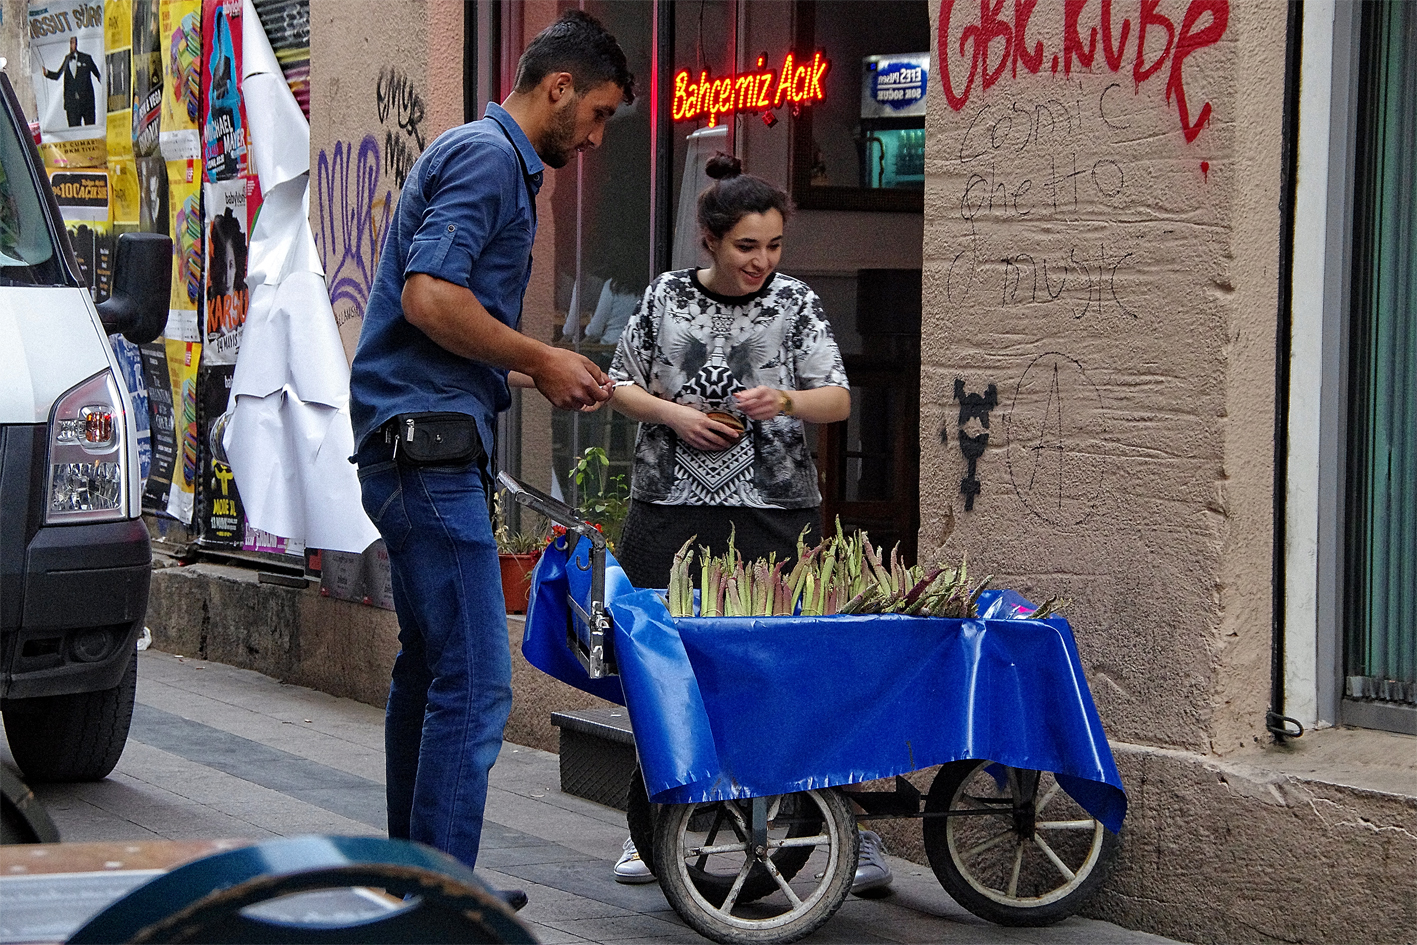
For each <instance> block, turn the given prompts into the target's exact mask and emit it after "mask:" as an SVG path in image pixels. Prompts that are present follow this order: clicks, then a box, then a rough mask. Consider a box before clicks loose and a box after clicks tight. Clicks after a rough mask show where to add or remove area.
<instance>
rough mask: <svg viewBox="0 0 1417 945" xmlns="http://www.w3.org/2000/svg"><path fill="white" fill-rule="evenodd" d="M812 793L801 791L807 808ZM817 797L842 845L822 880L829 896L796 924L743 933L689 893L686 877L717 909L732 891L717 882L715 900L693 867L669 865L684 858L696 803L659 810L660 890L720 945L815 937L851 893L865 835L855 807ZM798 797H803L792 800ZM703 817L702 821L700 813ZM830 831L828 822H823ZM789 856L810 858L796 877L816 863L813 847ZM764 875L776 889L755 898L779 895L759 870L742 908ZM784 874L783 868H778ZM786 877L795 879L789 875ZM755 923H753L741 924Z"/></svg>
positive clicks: (836, 796)
mask: <svg viewBox="0 0 1417 945" xmlns="http://www.w3.org/2000/svg"><path fill="white" fill-rule="evenodd" d="M807 793H809V792H801V796H802V797H803V798H804V800H806V802H807V803H811V801H810V799H807V798H806V797H805V795H806V794H807ZM810 793H815V794H817V795H818V796H819V797H821V799H822V801H823V803H824V805H825V806H826V807H827V808H828V817H829V818H830V820H831V821H832V822H833V823H834V825H835V827H836V830H837V832H838V834H839V835H840V837H841V843H840V844H839V845H838V849H837V850H836V851H835V853H836V863H835V864H834V867H833V869H832V873H831V875H830V876H825V877H823V879H822V881H821V882H820V883H818V885H817V888H818V889H821V888H822V887H824V886H825V887H826V893H825V894H824V895H823V897H822V898H821V899H820V900H818V901H817V902H816V903H815V904H814V905H813V906H812V907H811V908H810V910H809V911H808V912H807V913H805V914H804V915H802V916H799V917H798V918H797V919H794V920H792V921H791V922H790V923H789V924H787V925H784V926H771V927H765V928H741V927H737V926H731V925H725V924H724V923H723V922H722V921H721V920H720V919H719V917H718V916H716V915H715V914H714V913H712V912H709V911H707V910H705V908H704V905H703V904H702V903H701V902H699V901H697V900H696V899H695V897H694V894H693V893H692V892H690V890H689V886H688V884H687V883H686V882H685V876H686V874H687V875H688V876H690V877H692V882H693V887H694V891H696V892H697V893H698V895H699V896H701V897H702V898H703V899H704V900H707V901H708V902H709V903H710V904H712V905H713V906H715V907H718V906H721V905H722V903H723V900H724V898H725V897H726V896H727V893H728V889H729V887H730V886H731V883H729V884H728V885H727V886H723V887H722V888H721V889H719V884H718V883H717V882H715V883H713V884H712V885H710V886H709V887H708V890H716V891H717V895H715V896H710V895H709V892H708V891H706V889H705V877H704V876H703V874H701V873H699V874H698V875H695V873H696V872H697V871H696V870H694V869H692V868H690V869H687V870H685V871H684V872H682V873H681V872H680V871H678V870H675V869H673V868H672V867H670V866H668V865H667V864H669V863H670V862H671V860H672V858H673V857H675V856H677V855H679V854H680V851H681V850H682V840H681V838H682V836H683V832H684V829H685V828H686V826H687V824H688V823H689V822H690V820H691V819H692V817H693V816H695V814H696V813H697V812H696V811H695V810H694V809H695V808H697V807H700V806H712V805H696V804H666V805H664V806H663V807H662V809H661V810H660V814H659V817H658V819H657V820H656V822H655V831H654V840H655V858H656V860H657V861H658V862H659V863H660V864H664V865H665V866H664V867H663V868H661V870H660V872H659V873H658V874H657V875H658V876H659V886H660V889H661V890H662V891H663V892H664V897H665V898H666V899H668V900H669V904H670V905H671V906H672V907H673V908H674V911H675V912H676V913H678V915H679V917H680V918H681V919H683V920H684V922H685V923H687V924H688V925H689V926H690V927H691V928H692V929H694V931H696V932H698V933H699V934H700V935H703V936H704V937H706V938H710V939H713V940H714V941H716V942H724V943H727V945H755V943H787V942H795V941H797V940H798V939H799V938H802V937H803V936H806V935H810V934H811V933H812V932H814V931H816V930H817V929H818V928H820V927H821V926H822V924H823V923H825V922H826V921H827V920H828V919H830V918H831V917H832V916H833V915H835V914H836V911H837V910H838V909H840V908H841V905H842V903H843V902H845V901H846V898H847V896H848V895H850V893H851V884H852V883H853V882H855V880H856V861H857V857H858V855H859V847H858V844H859V843H860V835H859V834H858V833H857V830H856V816H855V815H854V814H853V813H852V812H851V806H850V804H848V803H847V801H846V800H845V798H843V797H842V796H841V794H840V793H839V792H837V791H836V790H835V789H833V788H821V789H818V790H817V791H814V792H810ZM789 796H798V795H789ZM699 816H702V814H701V813H700V814H699ZM823 826H825V822H823ZM793 833H794V834H796V835H799V836H809V835H810V834H808V833H802V832H800V831H798V830H796V829H794V830H793ZM786 852H787V853H793V854H796V853H803V854H805V855H803V856H801V857H800V858H797V857H794V859H796V863H795V868H794V869H793V871H792V873H793V875H796V873H797V872H799V871H800V870H801V868H802V866H803V865H804V864H805V863H806V862H807V861H808V860H810V858H811V852H812V851H811V849H810V848H800V847H797V848H790V849H789V850H788V851H786ZM781 856H783V853H781V852H780V853H779V854H778V855H777V856H775V857H774V858H773V862H774V863H775V864H776V863H780V862H781V860H780V859H779V857H781ZM760 870H761V871H762V874H763V877H764V878H765V879H766V880H767V881H768V882H769V883H771V884H772V889H770V890H767V891H765V892H758V894H757V895H756V896H754V897H753V898H754V899H761V898H763V897H764V896H766V895H768V894H769V893H771V892H775V891H776V890H777V884H776V883H774V882H773V880H772V877H771V876H768V875H767V873H766V871H765V870H763V869H762V867H761V866H755V868H754V870H753V871H751V872H750V873H749V877H748V879H747V880H745V881H744V885H743V890H742V891H741V892H740V894H739V897H738V903H739V904H745V903H748V902H750V901H751V900H750V899H749V897H748V895H747V894H748V892H749V890H748V884H749V883H750V882H753V880H754V879H755V877H756V875H757V873H758V871H760ZM779 870H781V866H779ZM784 876H785V878H787V879H789V880H790V879H791V877H790V876H786V874H784ZM740 921H752V920H740Z"/></svg>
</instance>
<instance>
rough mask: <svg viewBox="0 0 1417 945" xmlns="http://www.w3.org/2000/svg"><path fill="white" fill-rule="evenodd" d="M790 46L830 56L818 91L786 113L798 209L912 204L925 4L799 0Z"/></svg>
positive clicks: (926, 64) (919, 187)
mask: <svg viewBox="0 0 1417 945" xmlns="http://www.w3.org/2000/svg"><path fill="white" fill-rule="evenodd" d="M795 20H796V47H797V49H798V51H799V52H800V53H802V54H803V55H806V54H807V52H808V51H809V50H810V51H813V52H815V51H817V50H822V51H824V53H825V55H827V56H828V57H829V58H830V63H831V66H830V69H829V70H828V72H827V74H826V76H825V77H824V81H823V85H824V91H825V94H824V96H823V99H822V100H821V101H818V102H813V103H812V107H811V108H801V109H799V110H798V114H797V115H796V117H795V119H794V121H795V125H794V130H793V154H792V185H793V186H792V195H793V198H794V199H795V200H796V201H797V204H798V205H799V206H800V207H803V208H804V209H818V210H878V211H902V212H911V213H920V212H922V211H923V209H924V192H925V102H926V99H927V94H926V93H927V92H928V91H929V89H930V87H931V84H932V77H931V75H930V14H929V8H928V5H927V4H926V3H923V2H916V0H879V2H874V3H830V2H800V3H798V4H797V5H796V12H795Z"/></svg>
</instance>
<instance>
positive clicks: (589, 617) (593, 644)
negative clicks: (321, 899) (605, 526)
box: [497, 471, 615, 679]
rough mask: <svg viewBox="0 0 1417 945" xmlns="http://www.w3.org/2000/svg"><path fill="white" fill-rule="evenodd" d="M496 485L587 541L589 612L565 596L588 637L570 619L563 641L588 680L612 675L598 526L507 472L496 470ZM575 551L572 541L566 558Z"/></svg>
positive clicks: (601, 537) (602, 541)
mask: <svg viewBox="0 0 1417 945" xmlns="http://www.w3.org/2000/svg"><path fill="white" fill-rule="evenodd" d="M497 484H498V485H500V486H501V487H502V488H503V489H506V490H507V492H508V494H510V495H511V496H512V498H513V499H515V500H516V501H517V502H519V503H521V504H522V505H524V506H526V507H527V508H529V509H531V510H532V511H533V512H539V513H541V514H542V515H544V516H546V517H547V518H549V519H551V521H553V522H555V523H556V524H558V525H561V526H563V527H564V528H565V529H566V531H567V532H568V533H574V534H576V535H577V536H580V537H583V538H585V539H586V540H588V541H589V542H590V600H589V601H588V602H587V603H588V604H589V608H590V609H589V611H588V612H587V610H586V609H585V608H582V607H581V605H580V603H579V602H578V601H577V600H576V599H575V598H574V597H571V596H570V595H569V594H568V595H566V600H567V602H568V603H570V605H571V608H572V612H573V613H574V614H575V616H576V617H578V618H579V619H580V620H581V622H582V623H583V624H584V625H585V628H586V632H587V636H586V637H585V638H582V637H580V635H579V634H577V633H576V632H575V621H574V619H573V620H572V621H570V626H568V627H567V634H566V636H567V639H566V642H567V643H568V644H570V646H571V650H572V652H574V653H575V654H576V658H577V659H578V660H580V663H581V665H582V666H583V667H584V668H585V671H586V674H587V675H588V676H590V678H591V679H602V678H604V677H606V676H611V675H614V674H615V661H614V657H613V656H612V655H611V652H610V647H609V641H610V640H611V639H612V637H613V631H612V627H611V622H610V615H609V614H608V613H607V612H606V610H605V536H604V535H603V534H601V532H600V529H598V528H596V527H595V526H594V525H592V524H591V523H590V522H588V521H586V520H585V519H584V518H583V517H581V514H580V512H579V511H578V510H577V509H574V508H572V507H571V506H569V505H567V504H566V503H564V502H562V501H561V500H560V499H556V498H552V497H551V496H549V495H547V494H546V493H544V492H542V491H541V490H540V489H537V488H536V487H534V486H529V485H527V484H526V483H524V482H521V481H520V480H518V479H515V478H513V477H512V476H510V475H508V474H507V472H506V471H501V472H498V473H497ZM574 551H575V545H574V544H572V545H571V547H570V548H568V549H567V552H568V554H567V557H569V558H572V560H574V558H573V557H572V553H574ZM577 566H578V567H579V565H577Z"/></svg>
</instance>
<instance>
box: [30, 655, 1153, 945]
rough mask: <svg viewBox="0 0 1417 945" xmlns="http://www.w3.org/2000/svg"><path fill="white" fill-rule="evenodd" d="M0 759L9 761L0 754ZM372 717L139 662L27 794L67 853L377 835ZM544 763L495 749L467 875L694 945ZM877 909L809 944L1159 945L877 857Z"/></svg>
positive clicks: (611, 832)
mask: <svg viewBox="0 0 1417 945" xmlns="http://www.w3.org/2000/svg"><path fill="white" fill-rule="evenodd" d="M4 757H5V760H6V761H8V760H9V758H8V751H7V752H5V755H4ZM383 784H384V751H383V712H382V711H381V710H379V709H375V708H373V707H371V706H367V705H364V704H362V703H358V702H353V701H351V700H348V699H339V698H336V697H334V696H329V695H326V694H324V693H321V692H316V691H314V690H310V689H303V688H300V687H296V686H287V685H283V684H281V683H279V682H277V681H275V680H273V679H270V678H269V677H266V676H262V675H260V674H258V673H254V672H250V671H247V670H239V669H233V668H231V667H229V666H223V665H221V664H218V663H209V662H204V661H201V660H195V659H186V658H184V657H181V656H175V655H173V654H167V653H160V652H156V651H147V652H145V653H142V654H140V662H139V671H138V706H137V709H136V711H135V713H134V717H133V729H132V734H131V736H130V738H129V742H128V747H127V750H126V751H125V753H124V755H123V759H122V760H121V761H120V762H119V765H118V768H117V769H116V770H115V771H114V773H113V774H112V775H111V776H110V777H109V778H108V779H107V780H105V781H101V782H99V783H97V784H78V785H49V786H41V787H39V788H37V789H36V791H35V793H36V795H37V796H38V797H39V798H40V800H41V801H42V802H43V803H44V804H45V806H46V808H47V810H48V811H49V814H50V816H51V818H53V820H54V822H55V824H56V826H57V827H58V828H59V831H60V836H61V838H62V839H63V840H65V841H69V842H79V841H91V840H138V839H150V840H156V839H184V840H185V839H212V838H217V837H231V838H253V839H267V838H272V837H278V836H292V835H298V834H310V833H323V834H347V835H371V834H382V833H383V829H384V787H383ZM559 784H560V777H559V772H558V764H557V756H556V755H554V754H550V753H548V752H544V751H538V750H536V749H532V748H524V747H520V746H517V745H512V744H507V745H505V746H504V747H503V749H502V754H501V757H500V758H499V760H498V763H497V765H496V767H495V768H494V769H493V771H492V783H491V789H490V791H489V796H488V800H487V823H486V827H485V829H484V832H483V839H482V851H481V854H480V858H479V860H478V874H479V875H480V876H481V877H482V878H483V879H485V880H486V881H487V882H488V883H490V884H491V885H493V886H495V887H499V888H519V889H524V890H526V892H527V895H528V896H529V897H530V902H529V904H528V905H527V906H526V908H525V909H523V910H522V912H521V913H520V917H521V918H522V920H523V921H524V922H526V924H527V925H528V926H529V927H530V928H531V930H532V932H533V933H534V934H535V935H536V936H537V938H538V939H539V940H540V941H541V942H543V943H546V945H557V943H580V942H595V943H652V942H653V943H658V942H666V943H678V942H685V943H695V945H698V943H702V942H705V941H707V940H706V939H704V938H701V937H700V936H699V935H698V934H697V933H695V932H694V931H693V930H691V929H689V928H688V927H687V926H685V925H684V923H683V922H682V921H681V920H680V919H679V917H678V916H677V915H676V914H675V913H674V911H673V910H672V909H671V908H670V907H669V904H668V902H666V901H665V898H664V896H663V894H662V893H661V892H660V890H659V887H658V886H657V885H654V884H650V885H645V886H623V885H620V884H618V883H616V882H615V881H614V880H613V879H612V877H611V866H612V865H613V864H614V861H615V859H616V857H617V856H618V855H619V853H620V847H621V844H622V843H623V842H624V840H625V837H626V835H627V831H626V827H625V818H624V814H623V813H622V812H620V811H618V810H614V809H611V808H608V807H602V806H601V805H599V804H596V803H593V802H591V801H587V800H584V799H582V798H579V797H574V796H571V795H567V794H562V793H561V791H560V787H559ZM888 860H889V862H890V865H891V869H892V870H893V871H894V873H895V883H894V885H893V887H892V890H893V892H892V894H891V895H890V896H888V897H886V898H884V899H875V900H865V899H858V898H856V897H851V898H849V899H848V900H847V902H846V904H845V905H844V906H843V907H842V908H841V910H840V911H839V912H838V913H837V914H836V915H835V916H834V917H833V918H832V919H831V920H830V921H829V922H827V923H826V925H825V926H823V927H822V928H821V929H819V930H818V931H817V932H816V933H815V934H813V935H812V936H810V937H808V938H806V939H804V940H803V941H805V942H809V943H829V942H830V943H858V942H859V943H870V942H894V943H926V942H930V943H933V942H945V943H955V942H1009V943H1079V945H1082V943H1087V945H1093V943H1100V945H1105V943H1113V942H1117V943H1120V942H1128V943H1130V942H1167V941H1170V940H1169V939H1163V938H1160V937H1159V936H1154V935H1147V934H1145V933H1142V932H1134V931H1130V930H1127V929H1123V928H1120V927H1118V926H1116V925H1111V924H1109V923H1105V922H1098V921H1095V920H1091V919H1081V918H1072V919H1069V920H1067V921H1065V922H1063V923H1060V924H1059V925H1056V926H1052V927H1049V928H1043V929H1008V928H1002V927H999V926H995V925H991V924H990V923H987V922H985V921H983V920H981V919H978V918H976V917H974V916H973V915H972V914H970V913H968V912H966V911H965V910H964V909H962V908H961V907H959V906H958V905H956V904H955V902H954V901H953V900H952V899H951V898H950V897H949V896H948V895H947V894H946V893H945V891H944V890H943V889H942V888H941V887H940V885H939V883H938V881H936V879H935V877H934V875H933V874H932V873H931V871H930V870H929V868H928V867H924V866H920V865H917V864H914V863H911V862H908V861H906V860H902V859H898V858H896V857H888Z"/></svg>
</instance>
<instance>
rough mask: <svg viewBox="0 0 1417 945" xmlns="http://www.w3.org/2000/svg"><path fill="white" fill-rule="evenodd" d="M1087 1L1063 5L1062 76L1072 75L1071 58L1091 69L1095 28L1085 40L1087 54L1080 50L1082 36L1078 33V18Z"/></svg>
mask: <svg viewBox="0 0 1417 945" xmlns="http://www.w3.org/2000/svg"><path fill="white" fill-rule="evenodd" d="M1085 6H1087V0H1066V2H1065V3H1064V4H1063V75H1065V76H1066V75H1072V74H1073V58H1074V57H1077V61H1078V62H1080V63H1082V65H1083V66H1084V67H1085V68H1087V69H1091V68H1092V58H1093V57H1094V56H1096V55H1097V27H1095V26H1094V27H1093V28H1092V33H1091V35H1089V36H1088V39H1087V52H1083V49H1082V34H1080V33H1079V32H1078V16H1080V15H1081V14H1082V8H1083V7H1085Z"/></svg>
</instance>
